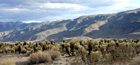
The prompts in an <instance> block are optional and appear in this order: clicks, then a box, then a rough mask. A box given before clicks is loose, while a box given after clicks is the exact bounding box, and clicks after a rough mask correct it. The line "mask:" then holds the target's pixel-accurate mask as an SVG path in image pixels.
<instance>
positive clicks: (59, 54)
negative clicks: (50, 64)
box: [47, 50, 61, 60]
mask: <svg viewBox="0 0 140 65" xmlns="http://www.w3.org/2000/svg"><path fill="white" fill-rule="evenodd" d="M47 52H48V53H49V54H50V55H51V59H52V60H55V59H56V58H60V56H61V53H60V52H59V51H54V50H48V51H47Z"/></svg>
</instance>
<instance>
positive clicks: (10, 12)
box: [0, 0, 140, 21]
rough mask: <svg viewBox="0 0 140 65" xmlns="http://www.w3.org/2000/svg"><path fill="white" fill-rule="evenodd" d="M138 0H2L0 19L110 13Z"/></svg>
mask: <svg viewBox="0 0 140 65" xmlns="http://www.w3.org/2000/svg"><path fill="white" fill-rule="evenodd" d="M139 3H140V1H139V0H47V1H46V0H22V1H19V0H14V2H13V1H12V2H11V1H10V0H3V1H1V2H0V10H1V12H0V15H1V17H0V20H2V21H4V20H5V21H7V20H9V21H54V20H61V19H71V18H77V17H79V16H82V15H95V14H110V13H116V12H120V11H125V10H131V9H136V8H139V7H140V4H139Z"/></svg>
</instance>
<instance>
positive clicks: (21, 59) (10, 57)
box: [0, 54, 68, 65]
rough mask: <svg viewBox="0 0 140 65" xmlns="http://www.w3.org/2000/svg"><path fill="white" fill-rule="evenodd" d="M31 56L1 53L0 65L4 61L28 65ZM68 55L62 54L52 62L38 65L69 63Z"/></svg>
mask: <svg viewBox="0 0 140 65" xmlns="http://www.w3.org/2000/svg"><path fill="white" fill-rule="evenodd" d="M28 58H29V56H27V55H14V54H0V65H1V63H2V62H3V61H12V62H14V63H15V64H16V65H27V63H28ZM66 59H68V57H67V55H65V56H61V57H60V58H59V59H55V60H54V61H52V62H50V63H42V64H37V65H67V63H66Z"/></svg>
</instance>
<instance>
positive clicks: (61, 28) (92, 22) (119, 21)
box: [0, 9, 140, 42]
mask: <svg viewBox="0 0 140 65" xmlns="http://www.w3.org/2000/svg"><path fill="white" fill-rule="evenodd" d="M73 38H77V39H87V38H94V39H98V38H110V39H114V38H117V39H120V38H126V39H132V38H133V39H136V38H140V9H135V10H129V11H125V12H119V13H114V14H99V15H89V16H81V17H79V18H76V19H69V20H61V21H54V22H49V23H41V24H38V25H36V26H33V27H29V28H25V29H22V30H19V31H16V32H14V33H10V34H8V35H5V36H1V37H0V41H2V42H7V41H10V42H15V41H24V40H26V41H34V42H37V41H42V40H44V39H47V40H51V39H54V40H56V41H62V39H67V40H70V39H73Z"/></svg>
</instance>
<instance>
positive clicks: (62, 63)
mask: <svg viewBox="0 0 140 65" xmlns="http://www.w3.org/2000/svg"><path fill="white" fill-rule="evenodd" d="M28 58H29V56H27V55H23V54H22V55H14V54H0V65H1V63H2V62H3V61H12V62H14V63H15V64H16V65H28V64H27V63H28ZM67 59H69V57H68V55H66V54H65V55H64V56H61V57H60V58H59V59H55V60H54V61H52V62H50V63H41V64H35V65H69V64H68V63H67V62H66V61H67ZM139 59H140V56H137V57H134V58H133V59H132V60H131V63H132V64H129V63H128V64H127V65H133V64H135V63H136V64H135V65H140V64H139V63H140V60H139Z"/></svg>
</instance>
